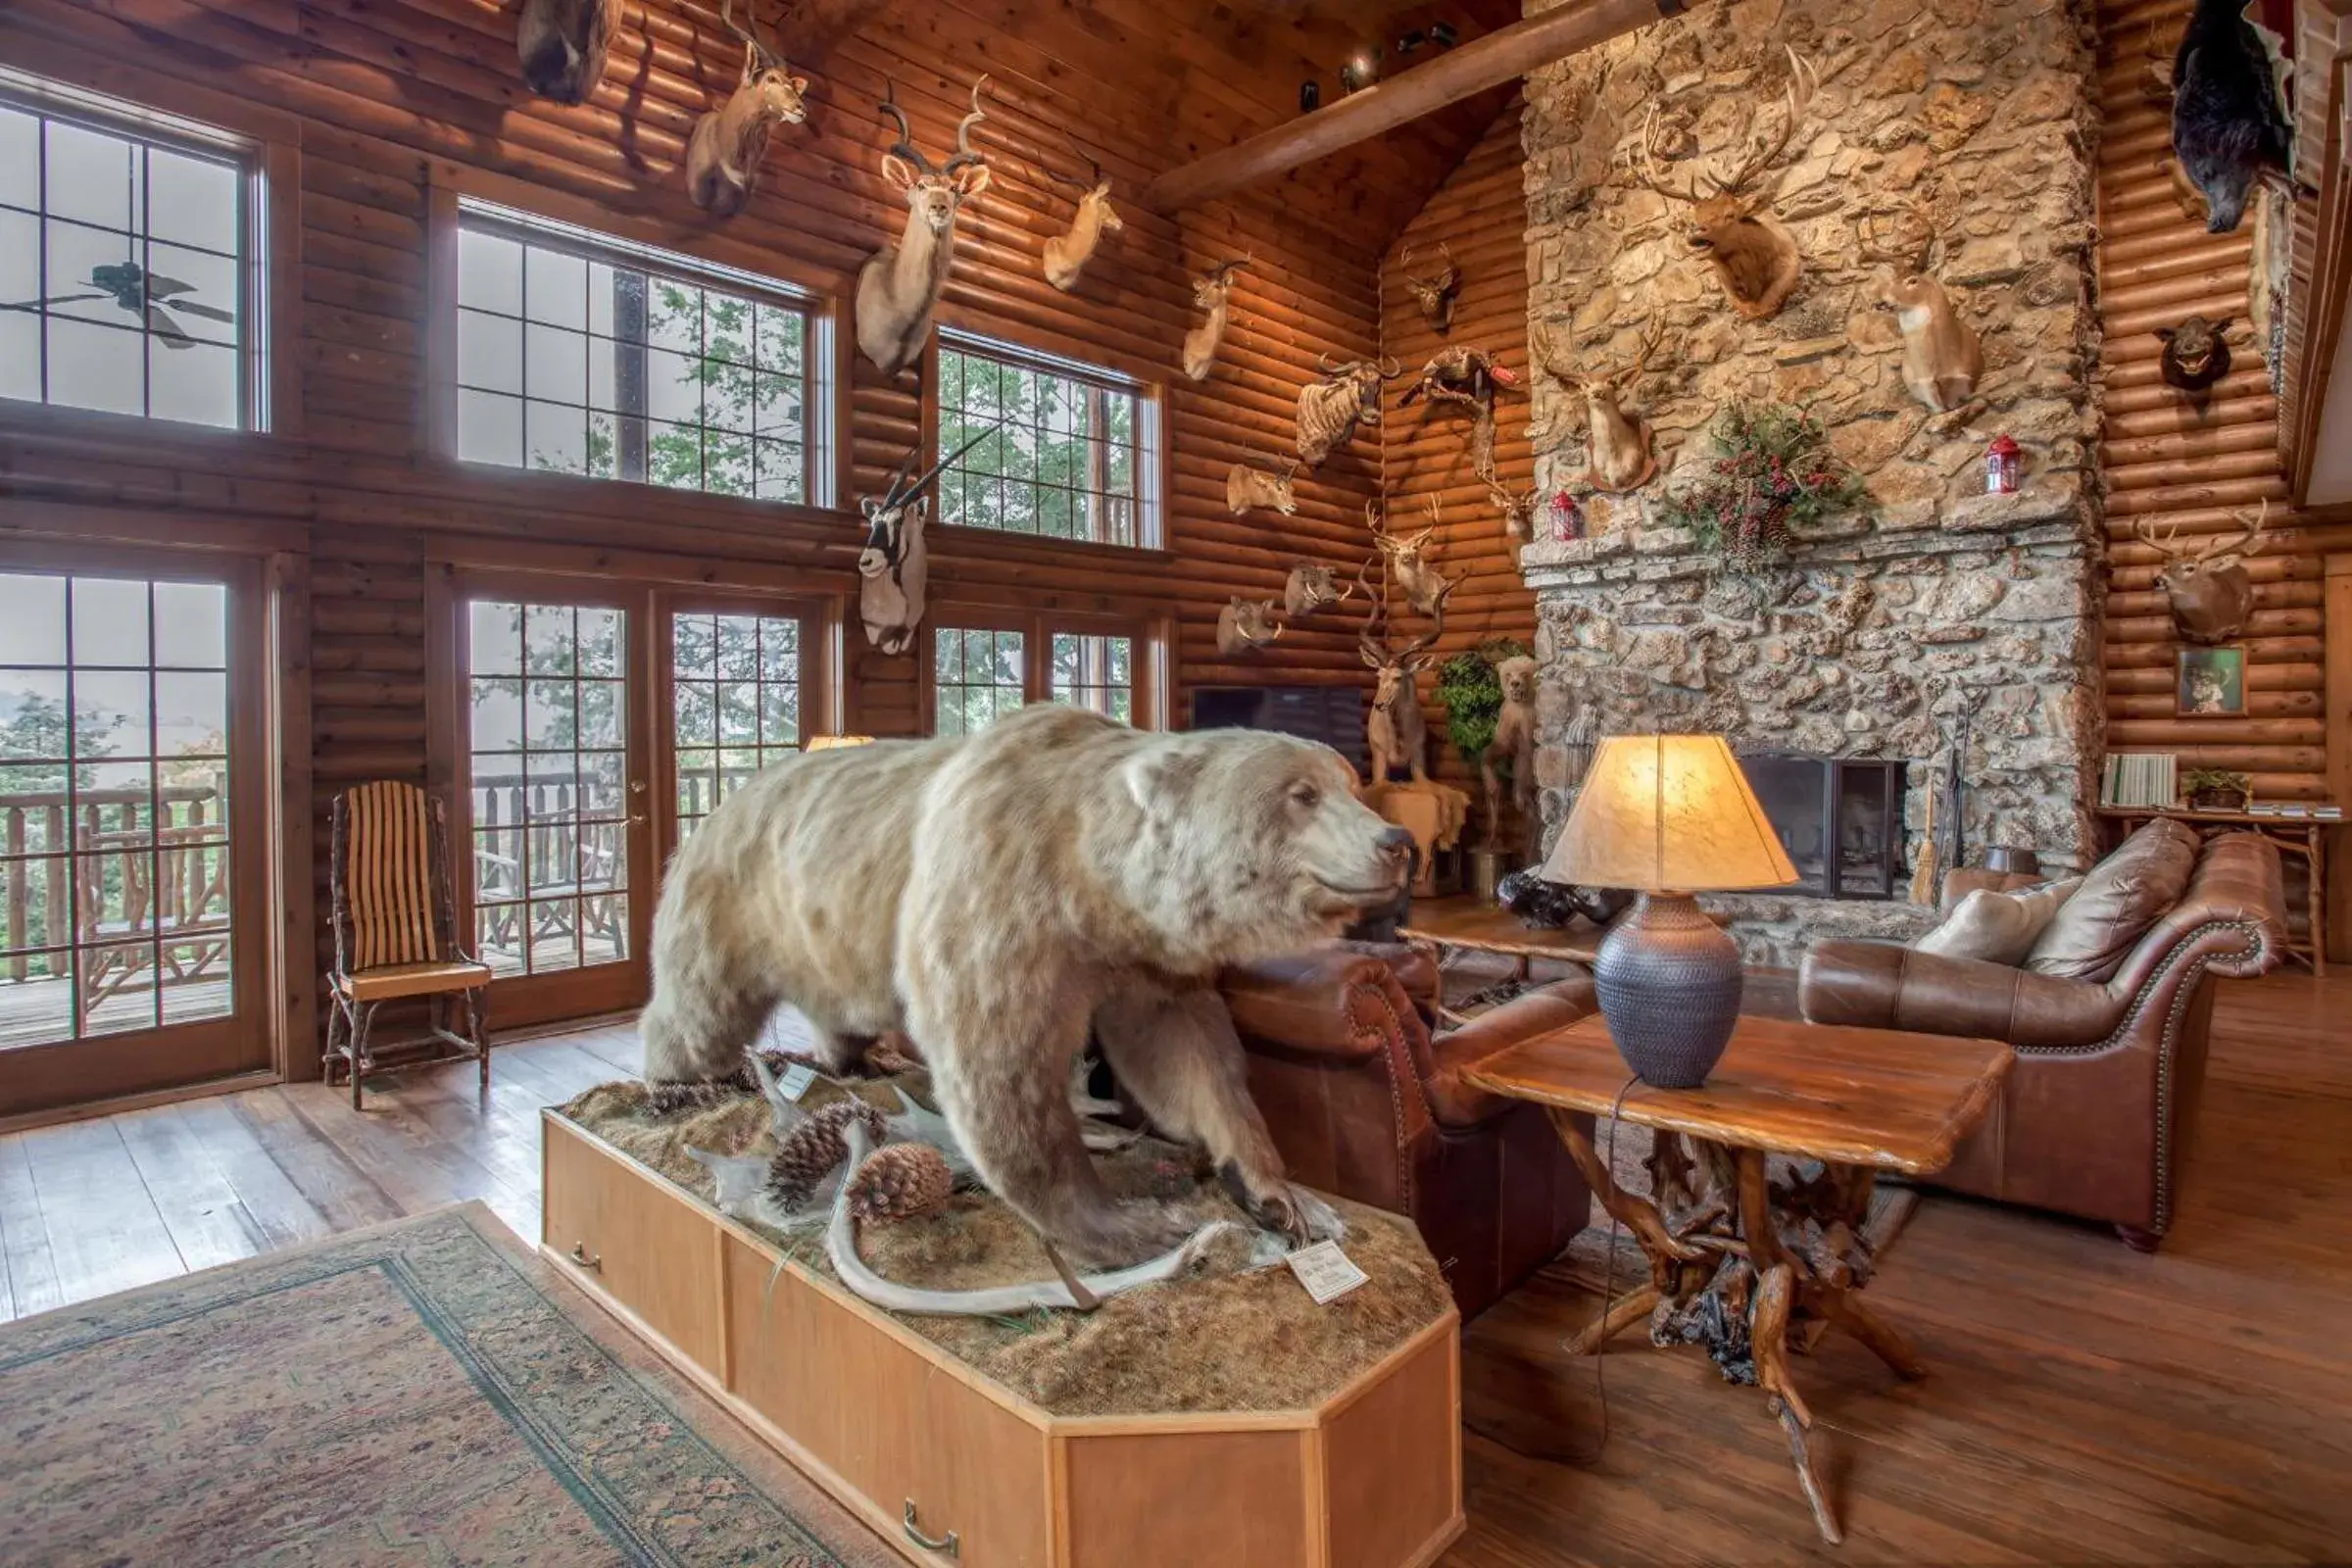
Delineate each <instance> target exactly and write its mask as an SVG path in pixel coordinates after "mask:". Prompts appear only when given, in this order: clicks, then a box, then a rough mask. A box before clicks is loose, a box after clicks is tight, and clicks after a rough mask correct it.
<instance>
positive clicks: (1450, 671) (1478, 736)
mask: <svg viewBox="0 0 2352 1568" xmlns="http://www.w3.org/2000/svg"><path fill="white" fill-rule="evenodd" d="M1526 652H1527V648H1526V646H1525V645H1524V644H1522V643H1520V642H1518V641H1516V640H1515V639H1513V638H1509V637H1495V638H1490V639H1488V640H1487V641H1486V642H1483V643H1480V644H1479V645H1478V646H1477V647H1476V648H1474V649H1471V650H1468V651H1466V652H1463V653H1459V654H1455V655H1454V656H1453V657H1452V658H1451V659H1448V660H1446V662H1444V663H1443V664H1440V665H1439V666H1438V701H1439V702H1441V703H1443V704H1445V705H1446V739H1447V740H1449V741H1451V742H1453V749H1454V752H1455V753H1456V755H1458V756H1459V757H1460V758H1461V760H1462V761H1463V762H1464V763H1465V764H1466V765H1467V766H1469V768H1470V769H1471V770H1472V771H1473V772H1476V771H1477V770H1478V764H1479V760H1480V759H1481V758H1483V757H1485V756H1486V754H1487V748H1488V747H1490V746H1492V745H1493V744H1495V719H1496V718H1497V717H1498V716H1499V715H1500V714H1501V712H1502V681H1501V679H1500V678H1499V677H1498V676H1497V675H1496V674H1495V665H1497V664H1499V663H1500V662H1502V661H1504V660H1506V659H1509V658H1512V657H1514V656H1517V655H1522V654H1525V653H1526ZM1482 794H1483V790H1482ZM1485 806H1486V818H1487V821H1486V831H1485V834H1484V844H1483V846H1482V847H1481V848H1479V849H1476V850H1473V851H1471V852H1470V883H1471V887H1472V889H1473V891H1475V892H1476V893H1477V894H1478V895H1479V897H1481V898H1492V897H1493V896H1494V891H1495V882H1496V881H1497V880H1498V879H1499V878H1500V876H1501V874H1502V854H1501V850H1500V842H1501V836H1502V803H1501V802H1500V801H1495V800H1488V801H1486V803H1485Z"/></svg>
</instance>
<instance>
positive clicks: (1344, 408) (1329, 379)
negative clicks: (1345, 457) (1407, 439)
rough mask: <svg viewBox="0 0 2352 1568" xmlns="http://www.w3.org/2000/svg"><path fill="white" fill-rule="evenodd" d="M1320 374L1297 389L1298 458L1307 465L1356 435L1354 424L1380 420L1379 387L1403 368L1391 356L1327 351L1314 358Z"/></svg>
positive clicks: (1315, 464)
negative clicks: (1341, 357) (1344, 357)
mask: <svg viewBox="0 0 2352 1568" xmlns="http://www.w3.org/2000/svg"><path fill="white" fill-rule="evenodd" d="M1315 368H1317V369H1318V370H1320V371H1322V372H1323V373H1322V374H1321V375H1320V376H1319V377H1317V378H1316V379H1315V380H1312V381H1309V382H1307V383H1306V385H1304V386H1302V387H1300V388H1299V461H1300V462H1302V463H1304V464H1305V465H1306V466H1308V467H1310V468H1319V467H1321V466H1323V460H1324V459H1326V458H1328V457H1330V456H1331V455H1332V453H1334V452H1336V451H1338V450H1339V449H1340V448H1341V447H1344V446H1346V445H1347V444H1348V442H1349V441H1351V440H1353V439H1354V438H1355V431H1356V427H1357V426H1358V425H1362V424H1378V423H1379V422H1380V387H1381V383H1382V382H1384V381H1394V380H1396V379H1397V377H1398V376H1400V375H1402V374H1403V373H1404V367H1403V366H1402V365H1400V364H1398V363H1397V361H1396V360H1395V359H1393V358H1391V359H1379V360H1348V361H1347V362H1345V363H1342V362H1341V361H1338V360H1335V359H1333V358H1332V357H1331V356H1330V355H1329V354H1325V355H1323V356H1321V357H1320V358H1319V359H1317V360H1316V362H1315Z"/></svg>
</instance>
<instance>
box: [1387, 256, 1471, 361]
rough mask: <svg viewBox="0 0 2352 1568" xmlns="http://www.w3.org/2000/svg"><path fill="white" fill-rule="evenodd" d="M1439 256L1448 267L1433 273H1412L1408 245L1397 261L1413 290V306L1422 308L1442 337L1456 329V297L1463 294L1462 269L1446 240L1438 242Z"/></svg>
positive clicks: (1426, 318)
mask: <svg viewBox="0 0 2352 1568" xmlns="http://www.w3.org/2000/svg"><path fill="white" fill-rule="evenodd" d="M1438 254H1439V255H1441V256H1443V257H1445V258H1446V265H1445V266H1444V267H1442V268H1440V269H1438V270H1436V271H1434V272H1429V273H1420V272H1416V271H1414V270H1413V248H1412V247H1411V246H1410V245H1407V246H1406V247H1405V248H1404V254H1403V255H1402V256H1400V257H1398V258H1397V270H1398V271H1400V272H1402V273H1403V274H1404V286H1405V287H1406V288H1408V289H1410V290H1412V294H1413V303H1414V304H1415V305H1418V306H1420V307H1421V319H1423V320H1425V321H1427V322H1428V323H1429V324H1430V328H1431V329H1432V330H1433V331H1435V332H1436V333H1437V334H1438V335H1439V336H1440V337H1444V336H1445V335H1446V333H1448V332H1450V331H1452V330H1453V297H1454V295H1455V294H1457V293H1459V292H1460V291H1461V287H1462V270H1461V268H1460V267H1458V266H1456V265H1455V264H1454V260H1453V247H1451V246H1449V245H1447V244H1446V242H1445V241H1444V240H1440V241H1439V242H1438Z"/></svg>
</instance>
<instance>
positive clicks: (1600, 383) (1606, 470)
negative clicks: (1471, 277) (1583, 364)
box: [1536, 322, 1659, 495]
mask: <svg viewBox="0 0 2352 1568" xmlns="http://www.w3.org/2000/svg"><path fill="white" fill-rule="evenodd" d="M1658 336H1659V327H1658V325H1657V324H1656V323H1655V322H1652V323H1651V325H1650V327H1649V329H1648V330H1647V331H1646V332H1644V333H1643V334H1642V343H1641V346H1640V347H1639V348H1638V349H1637V350H1636V351H1635V353H1634V357H1633V359H1632V361H1631V362H1629V363H1627V364H1625V365H1620V366H1617V367H1615V368H1611V369H1606V370H1600V371H1585V370H1580V369H1578V368H1576V367H1575V366H1574V365H1572V364H1570V363H1569V362H1568V361H1567V360H1566V359H1565V358H1563V357H1562V356H1561V354H1560V353H1559V350H1558V347H1557V345H1556V344H1555V343H1554V342H1553V340H1552V337H1551V334H1550V333H1549V332H1548V331H1546V330H1544V329H1543V328H1541V327H1539V328H1538V329H1537V333H1536V342H1537V344H1538V346H1539V347H1540V348H1541V350H1542V352H1543V354H1544V368H1545V369H1546V370H1549V371H1550V372H1551V374H1552V376H1553V378H1554V379H1556V380H1557V381H1559V382H1560V384H1561V385H1563V386H1565V387H1567V388H1568V389H1569V390H1571V391H1573V392H1576V393H1578V394H1580V395H1581V396H1582V397H1583V398H1584V400H1585V427H1586V429H1585V462H1586V466H1585V480H1586V482H1587V483H1589V484H1591V485H1592V486H1593V489H1595V490H1599V491H1603V492H1605V493H1607V494H1610V495H1622V494H1623V493H1625V492H1626V491H1628V490H1639V489H1641V488H1642V486H1643V485H1645V484H1647V483H1649V481H1650V478H1651V477H1652V476H1653V475H1654V474H1656V472H1657V471H1658V463H1657V458H1656V456H1655V455H1654V454H1653V453H1652V452H1651V450H1650V428H1649V421H1648V420H1646V419H1644V418H1643V417H1642V416H1641V415H1639V414H1635V413H1632V412H1630V411H1628V410H1627V408H1626V406H1625V404H1626V399H1627V396H1628V394H1630V393H1631V392H1632V391H1633V388H1634V384H1635V383H1636V382H1638V381H1639V380H1641V378H1642V371H1643V370H1644V369H1646V368H1648V366H1649V357H1650V355H1651V354H1653V353H1655V352H1656V351H1657V347H1658Z"/></svg>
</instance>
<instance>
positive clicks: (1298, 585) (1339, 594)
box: [1282, 561, 1355, 620]
mask: <svg viewBox="0 0 2352 1568" xmlns="http://www.w3.org/2000/svg"><path fill="white" fill-rule="evenodd" d="M1354 592H1355V586H1354V584H1352V583H1350V584H1348V586H1347V587H1344V588H1343V587H1342V586H1340V580H1339V578H1338V577H1337V576H1335V575H1333V573H1332V569H1331V568H1330V567H1329V566H1321V565H1315V564H1311V563H1309V562H1304V561H1301V562H1299V564H1297V565H1295V566H1293V567H1292V568H1291V575H1290V578H1289V580H1288V581H1286V582H1285V583H1284V584H1283V585H1282V613H1283V616H1284V618H1286V619H1289V620H1298V619H1299V618H1300V617H1301V616H1305V615H1314V614H1320V613H1322V612H1324V611H1326V610H1330V609H1332V608H1334V607H1335V606H1338V605H1341V604H1344V603H1346V602H1347V600H1348V597H1349V596H1351V595H1352V594H1353V593H1354Z"/></svg>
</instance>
